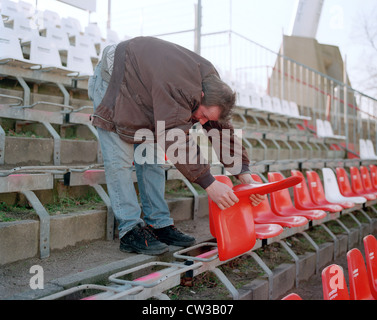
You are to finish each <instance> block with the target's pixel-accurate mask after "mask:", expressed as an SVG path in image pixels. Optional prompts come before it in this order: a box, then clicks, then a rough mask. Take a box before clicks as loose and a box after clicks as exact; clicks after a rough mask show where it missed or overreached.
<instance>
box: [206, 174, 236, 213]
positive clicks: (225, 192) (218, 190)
mask: <svg viewBox="0 0 377 320" xmlns="http://www.w3.org/2000/svg"><path fill="white" fill-rule="evenodd" d="M206 191H207V194H208V196H209V197H210V198H211V199H212V201H214V202H215V203H216V204H217V206H218V207H219V208H220V209H221V210H225V209H227V208H230V207H231V206H233V205H235V204H236V203H237V202H238V201H239V199H238V198H237V197H236V195H235V194H234V193H233V190H232V188H230V187H228V186H227V185H226V184H224V183H221V182H219V181H215V182H213V183H212V184H211V185H210V186H209V187H207V189H206Z"/></svg>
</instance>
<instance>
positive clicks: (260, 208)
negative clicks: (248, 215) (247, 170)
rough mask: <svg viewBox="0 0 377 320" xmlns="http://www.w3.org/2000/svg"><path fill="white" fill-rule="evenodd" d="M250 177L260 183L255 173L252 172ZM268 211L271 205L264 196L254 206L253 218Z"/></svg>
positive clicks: (260, 180)
mask: <svg viewBox="0 0 377 320" xmlns="http://www.w3.org/2000/svg"><path fill="white" fill-rule="evenodd" d="M251 177H252V178H253V180H254V181H257V182H261V183H262V179H261V178H260V177H259V176H258V175H257V174H252V175H251ZM269 212H271V207H270V203H269V201H268V198H267V197H266V199H264V200H263V201H262V202H261V203H259V204H258V205H257V206H256V207H254V210H253V216H254V219H255V218H258V217H260V216H263V215H264V214H266V213H269Z"/></svg>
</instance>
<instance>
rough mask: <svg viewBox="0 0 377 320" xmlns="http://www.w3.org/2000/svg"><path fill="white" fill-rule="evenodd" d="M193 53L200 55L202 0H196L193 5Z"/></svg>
mask: <svg viewBox="0 0 377 320" xmlns="http://www.w3.org/2000/svg"><path fill="white" fill-rule="evenodd" d="M194 37H195V39H194V51H195V53H197V54H200V53H201V38H202V0H198V3H197V4H195V33H194Z"/></svg>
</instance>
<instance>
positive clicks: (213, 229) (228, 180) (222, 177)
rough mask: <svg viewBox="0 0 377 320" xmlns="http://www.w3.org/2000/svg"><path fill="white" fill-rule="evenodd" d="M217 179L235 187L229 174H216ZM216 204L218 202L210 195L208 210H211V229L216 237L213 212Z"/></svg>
mask: <svg viewBox="0 0 377 320" xmlns="http://www.w3.org/2000/svg"><path fill="white" fill-rule="evenodd" d="M215 179H216V180H217V181H219V182H222V183H224V184H226V185H227V186H228V187H230V188H233V182H232V180H230V178H229V177H228V176H215ZM214 206H216V207H217V205H216V203H214V202H213V201H212V199H211V198H210V197H208V212H209V229H210V232H211V234H212V236H213V237H215V238H216V232H215V228H214V225H213V214H212V208H213V207H214Z"/></svg>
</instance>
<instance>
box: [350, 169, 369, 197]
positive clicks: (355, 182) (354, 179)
mask: <svg viewBox="0 0 377 320" xmlns="http://www.w3.org/2000/svg"><path fill="white" fill-rule="evenodd" d="M350 175H351V187H352V190H353V192H355V193H357V194H363V193H366V191H365V189H364V185H363V181H362V180H361V175H360V171H359V168H356V167H351V168H350Z"/></svg>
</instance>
